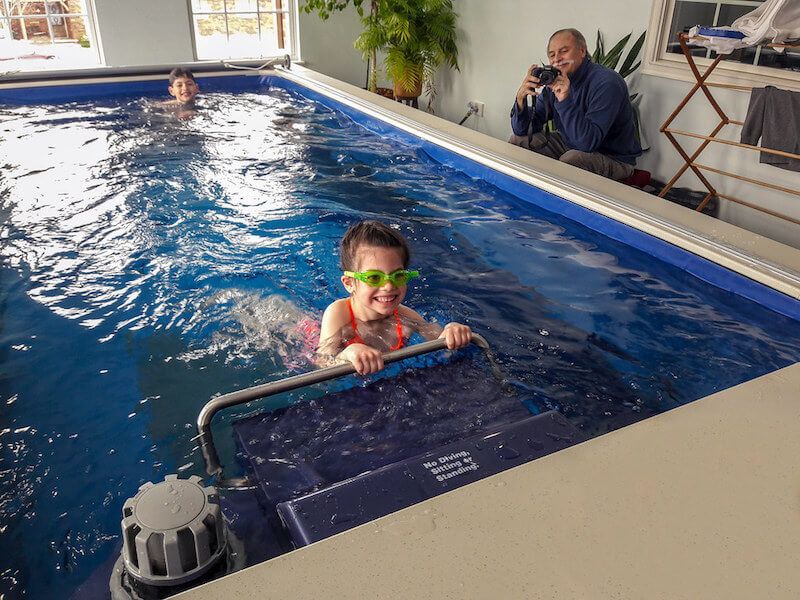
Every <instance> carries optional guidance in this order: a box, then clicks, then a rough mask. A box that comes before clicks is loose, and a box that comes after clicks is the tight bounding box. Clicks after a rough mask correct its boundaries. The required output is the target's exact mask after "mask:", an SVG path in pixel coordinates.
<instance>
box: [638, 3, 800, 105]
mask: <svg viewBox="0 0 800 600" xmlns="http://www.w3.org/2000/svg"><path fill="white" fill-rule="evenodd" d="M652 2H653V10H652V13H651V17H650V24H649V27H648V35H647V42H646V48H645V57H644V61H643V72H644V73H646V74H650V75H659V76H665V77H672V78H675V79H687V77H688V76H689V74H688V73H687V71H686V60H685V59H684V57H683V53H682V52H681V48H680V44H679V43H678V38H677V34H678V33H681V32H685V31H688V29H689V28H690V27H693V26H694V25H706V26H716V27H723V26H730V25H731V24H732V23H733V22H734V21H735V20H736V19H738V18H739V17H741V16H742V15H745V14H747V13H749V12H752V11H753V10H755V9H756V8H757V7H759V6H760V5H761V4H763V2H764V0H652ZM690 48H691V52H692V54H693V56H694V57H695V61H696V62H697V64H698V66H700V67H701V70H702V67H703V66H707V65H709V64H710V63H711V61H712V60H713V59H714V58H716V56H717V54H716V53H715V52H714V51H711V50H709V49H707V48H704V47H702V46H695V47H690ZM713 79H714V80H715V81H720V82H727V83H736V84H740V85H759V86H760V85H769V84H771V85H779V86H783V87H786V88H787V89H795V90H800V48H786V49H785V50H784V51H783V52H778V51H777V50H775V49H774V48H769V47H767V46H764V45H756V46H748V47H745V48H741V49H739V50H735V51H734V52H732V53H731V54H730V55H728V56H726V58H725V60H723V61H722V62H721V63H720V65H719V66H718V67H717V68H716V70H715V71H714V76H713Z"/></svg>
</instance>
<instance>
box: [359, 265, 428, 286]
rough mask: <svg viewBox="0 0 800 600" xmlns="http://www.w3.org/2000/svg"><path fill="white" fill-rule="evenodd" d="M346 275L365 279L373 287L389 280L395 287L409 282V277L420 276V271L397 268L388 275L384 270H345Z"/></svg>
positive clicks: (361, 279)
mask: <svg viewBox="0 0 800 600" xmlns="http://www.w3.org/2000/svg"><path fill="white" fill-rule="evenodd" d="M344 274H345V277H352V278H353V279H358V280H359V281H363V282H364V283H366V284H367V285H368V286H371V287H381V286H382V285H385V284H386V282H387V281H391V282H392V285H394V286H395V287H402V286H404V285H405V284H406V283H408V280H409V279H414V277H419V271H409V270H408V269H397V271H393V272H391V273H389V274H388V275H387V274H386V273H384V272H383V271H361V272H358V271H345V272H344Z"/></svg>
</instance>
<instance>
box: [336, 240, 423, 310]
mask: <svg viewBox="0 0 800 600" xmlns="http://www.w3.org/2000/svg"><path fill="white" fill-rule="evenodd" d="M356 259H357V260H356V264H357V267H356V270H357V271H370V270H376V271H383V272H384V273H393V272H394V271H397V270H398V269H403V268H405V265H404V264H403V252H402V250H401V249H400V248H383V247H377V246H361V247H360V248H359V249H358V250H357V252H356ZM342 284H344V287H345V289H346V290H347V291H348V292H349V293H350V298H351V303H352V306H353V312H354V313H355V315H356V317H357V318H358V319H359V320H361V321H375V320H377V319H383V318H385V317H388V316H391V315H392V314H394V311H395V310H397V307H399V306H400V304H401V303H402V302H403V298H405V296H406V290H407V289H408V286H406V285H403V286H396V285H394V284H393V283H392V282H391V281H386V282H385V283H384V284H383V285H382V286H380V287H372V286H369V285H367V284H366V283H364V282H363V281H358V280H357V279H353V278H352V277H347V276H346V275H345V276H342Z"/></svg>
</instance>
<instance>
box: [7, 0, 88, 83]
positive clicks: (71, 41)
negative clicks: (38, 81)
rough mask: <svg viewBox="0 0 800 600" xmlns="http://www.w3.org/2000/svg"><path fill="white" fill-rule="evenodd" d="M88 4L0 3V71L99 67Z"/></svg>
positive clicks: (81, 0)
mask: <svg viewBox="0 0 800 600" xmlns="http://www.w3.org/2000/svg"><path fill="white" fill-rule="evenodd" d="M87 8H88V7H87V0H62V1H60V2H49V1H41V0H40V1H37V2H34V1H32V0H0V71H3V72H7V71H12V72H13V71H38V70H51V69H74V68H82V67H94V66H98V65H99V64H100V54H99V53H98V51H97V42H96V40H97V37H96V36H95V34H94V27H93V22H92V20H91V18H90V14H89V11H88V10H87Z"/></svg>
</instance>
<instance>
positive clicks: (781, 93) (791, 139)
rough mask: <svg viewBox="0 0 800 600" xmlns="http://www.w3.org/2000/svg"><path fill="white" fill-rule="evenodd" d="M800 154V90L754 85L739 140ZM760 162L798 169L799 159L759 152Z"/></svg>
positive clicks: (799, 168)
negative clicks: (756, 86)
mask: <svg viewBox="0 0 800 600" xmlns="http://www.w3.org/2000/svg"><path fill="white" fill-rule="evenodd" d="M758 138H761V147H762V148H771V149H772V150H781V151H783V152H791V153H792V154H800V92H790V91H788V90H781V89H778V88H776V87H772V86H771V85H769V86H767V87H765V88H753V91H752V92H751V94H750V105H749V106H748V107H747V117H746V118H745V120H744V126H743V127H742V143H743V144H750V145H751V146H755V145H756V144H757V143H758ZM759 162H762V163H765V164H768V165H773V166H775V167H780V168H781V169H787V170H789V171H800V160H798V159H796V158H787V157H785V156H778V155H777V154H768V153H766V152H762V153H761V159H760V161H759Z"/></svg>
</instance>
